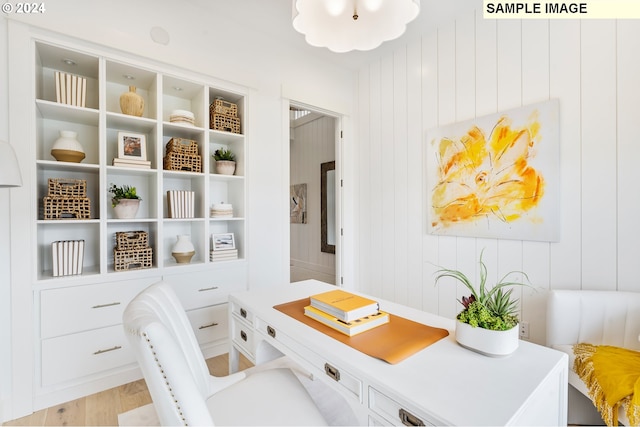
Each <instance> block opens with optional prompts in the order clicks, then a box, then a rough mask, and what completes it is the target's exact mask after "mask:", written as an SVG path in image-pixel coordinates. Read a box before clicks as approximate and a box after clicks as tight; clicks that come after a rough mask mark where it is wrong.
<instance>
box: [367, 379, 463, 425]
mask: <svg viewBox="0 0 640 427" xmlns="http://www.w3.org/2000/svg"><path fill="white" fill-rule="evenodd" d="M369 408H370V409H371V410H372V411H373V412H375V413H376V414H378V415H380V416H381V417H383V418H385V419H386V420H387V421H388V422H390V423H391V424H392V425H401V424H404V425H408V426H411V425H427V426H432V425H437V424H434V423H432V422H431V419H429V418H428V417H427V416H425V415H424V414H421V413H418V412H416V411H414V410H412V409H410V408H408V407H406V406H405V405H401V404H400V403H398V402H396V401H395V400H394V399H391V398H390V397H389V396H387V395H385V394H384V393H381V392H380V391H378V390H376V389H375V388H373V387H369ZM461 409H462V410H464V408H461Z"/></svg>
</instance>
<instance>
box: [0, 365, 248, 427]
mask: <svg viewBox="0 0 640 427" xmlns="http://www.w3.org/2000/svg"><path fill="white" fill-rule="evenodd" d="M207 365H208V366H209V372H211V375H215V376H225V375H228V373H229V354H228V353H227V354H222V355H220V356H217V357H213V358H211V359H207ZM250 366H252V365H251V362H249V361H248V360H247V359H244V358H243V357H241V359H240V369H241V370H242V369H246V368H248V367H250ZM147 403H151V396H150V395H149V391H148V390H147V386H146V384H145V382H144V380H139V381H135V382H132V383H129V384H124V385H121V386H120V387H115V388H111V389H109V390H105V391H101V392H99V393H96V394H92V395H90V396H86V397H82V398H80V399H77V400H73V401H71V402H67V403H63V404H61V405H58V406H53V407H51V408H46V409H42V410H40V411H37V412H34V413H33V414H31V415H28V416H26V417H23V418H18V419H16V420H13V421H8V422H6V423H4V424H2V425H3V426H117V425H118V414H121V413H123V412H127V411H130V410H132V409H135V408H137V407H140V406H144V405H146V404H147Z"/></svg>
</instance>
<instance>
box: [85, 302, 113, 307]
mask: <svg viewBox="0 0 640 427" xmlns="http://www.w3.org/2000/svg"><path fill="white" fill-rule="evenodd" d="M114 305H120V302H110V303H109V304H98V305H94V306H93V307H91V308H105V307H113V306H114Z"/></svg>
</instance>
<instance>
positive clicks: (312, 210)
mask: <svg viewBox="0 0 640 427" xmlns="http://www.w3.org/2000/svg"><path fill="white" fill-rule="evenodd" d="M312 114H313V117H317V115H316V114H315V113H312ZM300 121H301V122H303V124H301V125H300V126H297V127H295V128H294V129H293V131H292V135H293V138H292V140H291V146H290V182H291V185H294V184H307V223H306V224H291V226H290V227H291V235H290V236H291V237H290V240H291V281H292V282H296V281H299V280H306V279H317V280H322V281H324V282H328V283H333V284H335V281H336V277H335V276H336V275H335V271H336V256H335V255H334V254H330V253H325V252H322V251H321V250H320V247H321V244H320V165H321V164H322V163H325V162H331V161H334V160H335V159H336V157H335V146H336V119H335V118H334V117H329V116H321V117H318V118H315V119H314V120H311V121H306V120H305V118H302V119H300Z"/></svg>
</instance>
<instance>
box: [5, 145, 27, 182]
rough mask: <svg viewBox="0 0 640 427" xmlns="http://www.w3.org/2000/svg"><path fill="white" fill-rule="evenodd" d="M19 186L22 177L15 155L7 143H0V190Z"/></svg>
mask: <svg viewBox="0 0 640 427" xmlns="http://www.w3.org/2000/svg"><path fill="white" fill-rule="evenodd" d="M20 186H22V177H21V176H20V168H19V166H18V159H17V158H16V153H15V151H13V147H11V145H10V144H9V143H8V142H5V141H0V188H2V187H20Z"/></svg>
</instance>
